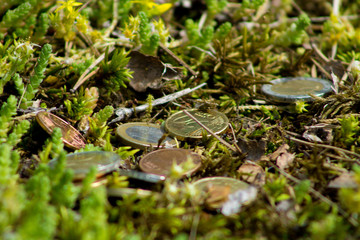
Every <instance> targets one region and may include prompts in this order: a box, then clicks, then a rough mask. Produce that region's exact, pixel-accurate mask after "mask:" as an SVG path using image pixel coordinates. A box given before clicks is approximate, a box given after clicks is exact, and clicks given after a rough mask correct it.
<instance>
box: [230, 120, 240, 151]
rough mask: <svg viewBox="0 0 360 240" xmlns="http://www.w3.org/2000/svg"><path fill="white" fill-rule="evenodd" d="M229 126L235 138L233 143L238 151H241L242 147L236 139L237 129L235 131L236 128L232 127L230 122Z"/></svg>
mask: <svg viewBox="0 0 360 240" xmlns="http://www.w3.org/2000/svg"><path fill="white" fill-rule="evenodd" d="M229 127H230V129H231V133H232V135H233V139H234V140H233V144H234V146H235V148H236V149H237V151H238V152H239V153H241V149H240V147H239V145H237V142H238V140H236V136H235V131H234V128H233V127H232V125H231V123H229Z"/></svg>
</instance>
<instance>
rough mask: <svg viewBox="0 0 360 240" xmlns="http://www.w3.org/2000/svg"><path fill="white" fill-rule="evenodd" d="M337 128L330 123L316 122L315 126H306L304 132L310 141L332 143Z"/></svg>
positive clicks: (304, 136) (304, 135)
mask: <svg viewBox="0 0 360 240" xmlns="http://www.w3.org/2000/svg"><path fill="white" fill-rule="evenodd" d="M334 128H336V126H334V125H330V124H322V123H320V124H316V125H313V126H305V129H306V131H305V132H304V133H303V135H302V136H303V138H305V139H306V140H308V141H310V142H318V143H327V144H329V143H331V142H332V140H333V138H334V136H333V129H334Z"/></svg>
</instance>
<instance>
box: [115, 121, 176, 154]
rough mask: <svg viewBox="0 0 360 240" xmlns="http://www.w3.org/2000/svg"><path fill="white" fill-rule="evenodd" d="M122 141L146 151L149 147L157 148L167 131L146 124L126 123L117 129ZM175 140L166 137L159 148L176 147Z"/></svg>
mask: <svg viewBox="0 0 360 240" xmlns="http://www.w3.org/2000/svg"><path fill="white" fill-rule="evenodd" d="M116 134H117V136H118V137H119V138H120V140H121V141H122V142H123V143H124V144H127V145H129V146H132V147H134V148H139V149H141V150H145V149H146V148H147V147H150V146H153V147H157V146H158V142H159V140H160V139H161V138H162V137H163V136H164V134H165V131H163V130H162V129H161V127H160V126H159V125H156V124H152V123H144V122H135V123H125V124H122V125H120V126H119V127H118V128H117V129H116ZM175 146H176V142H175V140H174V139H173V138H170V137H165V138H164V140H163V141H162V142H161V145H160V146H159V147H161V148H163V147H175Z"/></svg>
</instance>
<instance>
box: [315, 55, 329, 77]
mask: <svg viewBox="0 0 360 240" xmlns="http://www.w3.org/2000/svg"><path fill="white" fill-rule="evenodd" d="M310 59H311V61H312V62H313V63H315V65H316V66H317V67H318V68H319V69H320V71H321V72H323V73H324V74H325V75H326V77H327V78H328V79H332V77H331V74H330V73H328V72H327V71H326V70H325V68H323V66H321V64H320V63H318V62H317V61H316V60H315V59H313V58H310Z"/></svg>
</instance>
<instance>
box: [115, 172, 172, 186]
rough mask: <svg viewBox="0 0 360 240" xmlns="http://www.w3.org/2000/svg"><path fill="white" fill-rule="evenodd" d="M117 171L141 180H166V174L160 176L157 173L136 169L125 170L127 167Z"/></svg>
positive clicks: (155, 181) (157, 181)
mask: <svg viewBox="0 0 360 240" xmlns="http://www.w3.org/2000/svg"><path fill="white" fill-rule="evenodd" d="M117 172H118V173H119V174H120V175H121V176H127V177H129V178H132V179H135V180H140V181H144V182H148V183H159V182H162V181H164V180H165V177H164V176H159V175H157V174H151V173H144V172H139V171H134V170H125V169H118V170H117Z"/></svg>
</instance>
